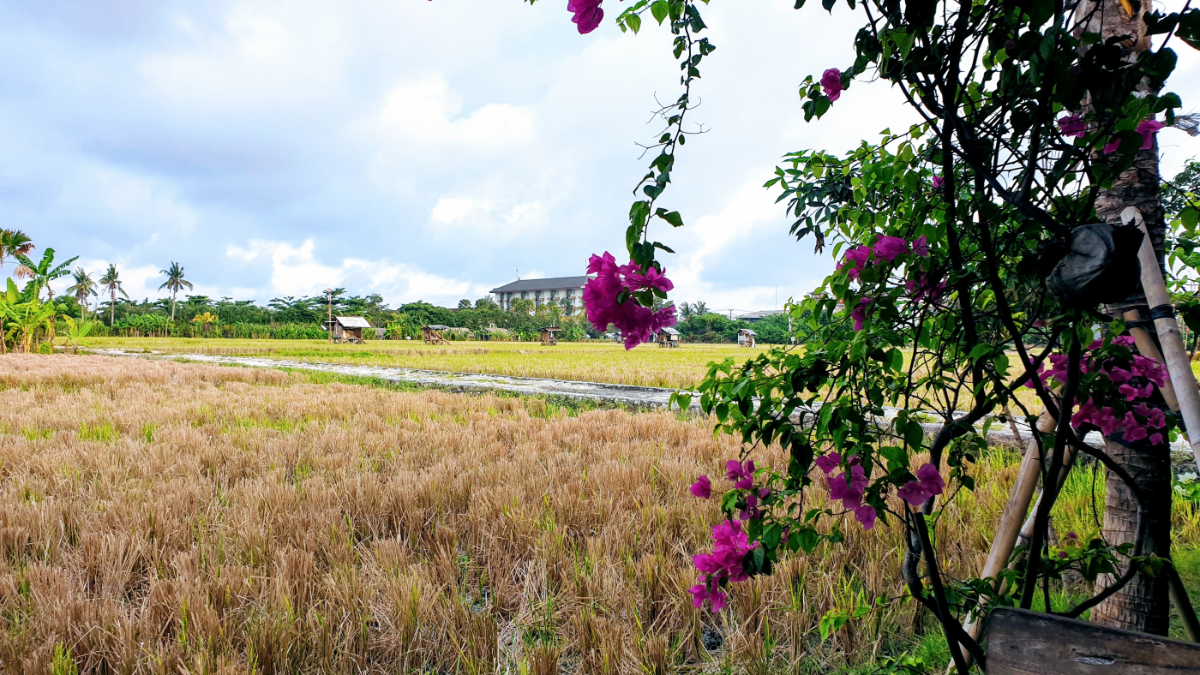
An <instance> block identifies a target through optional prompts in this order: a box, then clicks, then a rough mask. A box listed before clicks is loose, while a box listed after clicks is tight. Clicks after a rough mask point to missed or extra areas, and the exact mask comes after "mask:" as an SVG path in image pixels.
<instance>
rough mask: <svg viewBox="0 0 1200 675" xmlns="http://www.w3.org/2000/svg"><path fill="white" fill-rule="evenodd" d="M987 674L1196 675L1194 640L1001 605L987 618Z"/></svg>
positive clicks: (1199, 649) (1198, 660)
mask: <svg viewBox="0 0 1200 675" xmlns="http://www.w3.org/2000/svg"><path fill="white" fill-rule="evenodd" d="M986 637H987V672H988V675H1050V674H1051V673H1053V674H1054V675H1116V674H1117V673H1120V674H1121V675H1167V674H1170V675H1180V674H1181V673H1198V674H1200V644H1194V643H1190V642H1179V641H1178V640H1168V639H1167V638H1163V637H1158V636H1157V635H1146V634H1145V633H1133V632H1130V631H1126V630H1119V629H1116V628H1107V627H1105V626H1097V625H1095V624H1090V623H1086V622H1083V621H1075V620H1073V619H1064V618H1062V617H1057V616H1051V615H1048V614H1039V613H1037V612H1029V611H1026V610H1021V609H1012V608H1009V607H1002V608H998V609H995V610H993V611H992V613H991V615H990V616H989V617H988V622H987V634H986Z"/></svg>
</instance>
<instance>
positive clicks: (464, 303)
mask: <svg viewBox="0 0 1200 675" xmlns="http://www.w3.org/2000/svg"><path fill="white" fill-rule="evenodd" d="M458 308H459V309H471V301H470V300H467V299H466V298H463V299H462V300H459V301H458Z"/></svg>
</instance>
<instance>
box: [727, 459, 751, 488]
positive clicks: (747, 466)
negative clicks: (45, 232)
mask: <svg viewBox="0 0 1200 675" xmlns="http://www.w3.org/2000/svg"><path fill="white" fill-rule="evenodd" d="M725 477H726V478H728V479H729V480H731V481H733V487H735V488H738V489H739V490H749V489H750V488H752V487H754V460H752V459H748V460H746V461H745V462H744V463H743V462H739V461H737V460H736V459H731V460H729V461H728V462H725Z"/></svg>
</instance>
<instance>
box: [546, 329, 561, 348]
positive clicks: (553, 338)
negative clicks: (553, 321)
mask: <svg viewBox="0 0 1200 675" xmlns="http://www.w3.org/2000/svg"><path fill="white" fill-rule="evenodd" d="M561 331H562V329H561V328H558V327H557V326H547V327H545V328H543V329H542V344H544V345H547V346H551V347H553V346H554V345H557V344H558V334H559V332H561Z"/></svg>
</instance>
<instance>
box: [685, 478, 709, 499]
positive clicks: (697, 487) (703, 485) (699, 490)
mask: <svg viewBox="0 0 1200 675" xmlns="http://www.w3.org/2000/svg"><path fill="white" fill-rule="evenodd" d="M688 491H689V492H691V493H692V494H693V495H695V496H697V497H699V498H700V499H708V498H709V497H711V496H712V483H711V482H710V481H709V480H708V476H700V477H699V478H697V479H696V482H695V483H692V486H691V487H690V488H688Z"/></svg>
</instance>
